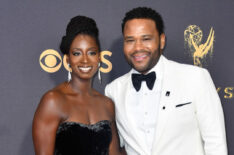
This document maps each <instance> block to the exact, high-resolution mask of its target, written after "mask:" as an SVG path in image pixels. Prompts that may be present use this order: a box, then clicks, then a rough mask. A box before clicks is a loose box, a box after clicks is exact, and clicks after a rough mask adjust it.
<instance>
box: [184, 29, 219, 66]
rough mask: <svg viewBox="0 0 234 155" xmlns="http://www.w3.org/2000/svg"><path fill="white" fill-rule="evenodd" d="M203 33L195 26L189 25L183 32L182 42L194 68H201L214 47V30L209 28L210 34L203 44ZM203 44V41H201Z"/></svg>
mask: <svg viewBox="0 0 234 155" xmlns="http://www.w3.org/2000/svg"><path fill="white" fill-rule="evenodd" d="M202 38H203V32H202V30H201V29H200V27H198V26H197V25H189V26H188V27H187V28H186V30H185V31H184V42H185V46H186V47H187V49H188V52H189V54H190V55H191V56H192V58H193V63H194V65H196V66H200V67H202V66H203V63H205V61H206V59H205V58H206V56H209V57H210V58H211V56H212V54H213V45H214V38H215V36H214V29H213V28H212V27H211V29H210V33H209V35H208V37H207V40H206V41H205V43H202ZM203 42H204V41H203Z"/></svg>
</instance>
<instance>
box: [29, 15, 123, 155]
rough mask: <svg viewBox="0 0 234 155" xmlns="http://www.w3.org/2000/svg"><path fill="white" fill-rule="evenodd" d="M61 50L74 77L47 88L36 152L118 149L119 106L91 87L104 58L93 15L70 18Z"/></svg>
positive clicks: (61, 154) (94, 153)
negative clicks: (117, 111)
mask: <svg viewBox="0 0 234 155" xmlns="http://www.w3.org/2000/svg"><path fill="white" fill-rule="evenodd" d="M60 49H61V51H62V52H63V54H65V55H67V62H68V63H69V66H70V68H71V70H72V72H71V80H70V81H69V82H64V83H62V84H60V85H58V86H57V87H55V88H53V89H52V90H50V91H48V92H47V93H46V94H45V95H44V96H43V97H42V99H41V101H40V104H39V106H38V108H37V110H36V112H35V116H34V120H33V142H34V147H35V152H36V154H37V155H52V154H55V155H73V154H74V155H106V154H110V155H112V154H119V139H118V135H117V131H116V124H115V114H114V105H113V103H112V101H111V100H110V99H108V98H107V97H105V96H103V95H102V94H100V93H99V92H97V91H96V90H94V89H93V88H92V86H91V83H92V78H93V76H94V75H95V73H96V72H97V70H98V67H99V63H100V53H99V51H100V45H99V40H98V29H97V26H96V23H95V21H94V20H93V19H91V18H88V17H85V16H77V17H74V18H72V19H71V21H70V22H69V24H68V25H67V29H66V36H64V37H63V38H62V42H61V45H60Z"/></svg>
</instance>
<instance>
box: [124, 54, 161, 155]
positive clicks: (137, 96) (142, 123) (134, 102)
mask: <svg viewBox="0 0 234 155" xmlns="http://www.w3.org/2000/svg"><path fill="white" fill-rule="evenodd" d="M153 71H154V72H155V73H156V81H155V83H154V87H153V89H152V90H150V89H149V88H148V87H147V85H146V82H145V81H142V83H141V88H140V90H139V91H138V92H137V91H136V90H135V88H134V87H133V86H132V90H131V93H130V96H128V98H130V99H131V100H130V102H129V103H127V104H126V108H127V109H128V110H127V111H128V116H129V119H130V120H131V122H132V123H133V125H134V126H135V128H136V131H137V132H136V133H137V134H138V135H139V137H144V138H143V139H142V140H143V141H144V143H145V144H146V145H145V146H146V147H147V148H146V150H147V153H148V154H149V155H150V154H151V150H152V145H153V140H154V134H155V129H156V126H157V115H158V109H159V102H160V94H161V87H162V79H163V77H162V76H163V64H162V62H161V61H160V59H159V61H158V63H157V64H156V65H155V66H154V67H153V68H152V69H151V70H150V71H149V72H148V73H150V72H153ZM133 73H138V74H140V73H139V72H137V71H136V70H133Z"/></svg>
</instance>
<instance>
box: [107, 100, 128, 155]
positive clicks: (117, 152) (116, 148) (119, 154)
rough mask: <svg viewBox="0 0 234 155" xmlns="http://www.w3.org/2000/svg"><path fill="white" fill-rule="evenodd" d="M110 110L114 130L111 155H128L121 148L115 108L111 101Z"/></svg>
mask: <svg viewBox="0 0 234 155" xmlns="http://www.w3.org/2000/svg"><path fill="white" fill-rule="evenodd" d="M108 109H109V110H110V113H111V116H112V120H113V121H112V123H111V130H112V140H111V143H110V146H109V155H127V153H126V152H125V149H124V148H121V147H120V143H119V136H118V132H117V127H116V123H115V106H114V103H113V102H112V101H111V100H110V101H109V103H108Z"/></svg>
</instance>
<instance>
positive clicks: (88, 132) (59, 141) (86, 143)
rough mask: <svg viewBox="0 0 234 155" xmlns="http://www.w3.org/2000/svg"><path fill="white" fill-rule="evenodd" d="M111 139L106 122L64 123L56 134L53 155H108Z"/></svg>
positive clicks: (107, 122)
mask: <svg viewBox="0 0 234 155" xmlns="http://www.w3.org/2000/svg"><path fill="white" fill-rule="evenodd" d="M111 138H112V134H111V122H110V121H108V120H102V121H99V122H97V123H96V124H91V125H86V124H82V123H76V122H64V123H61V124H60V125H59V128H58V130H57V133H56V143H55V155H108V148H109V144H110V142H111Z"/></svg>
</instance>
